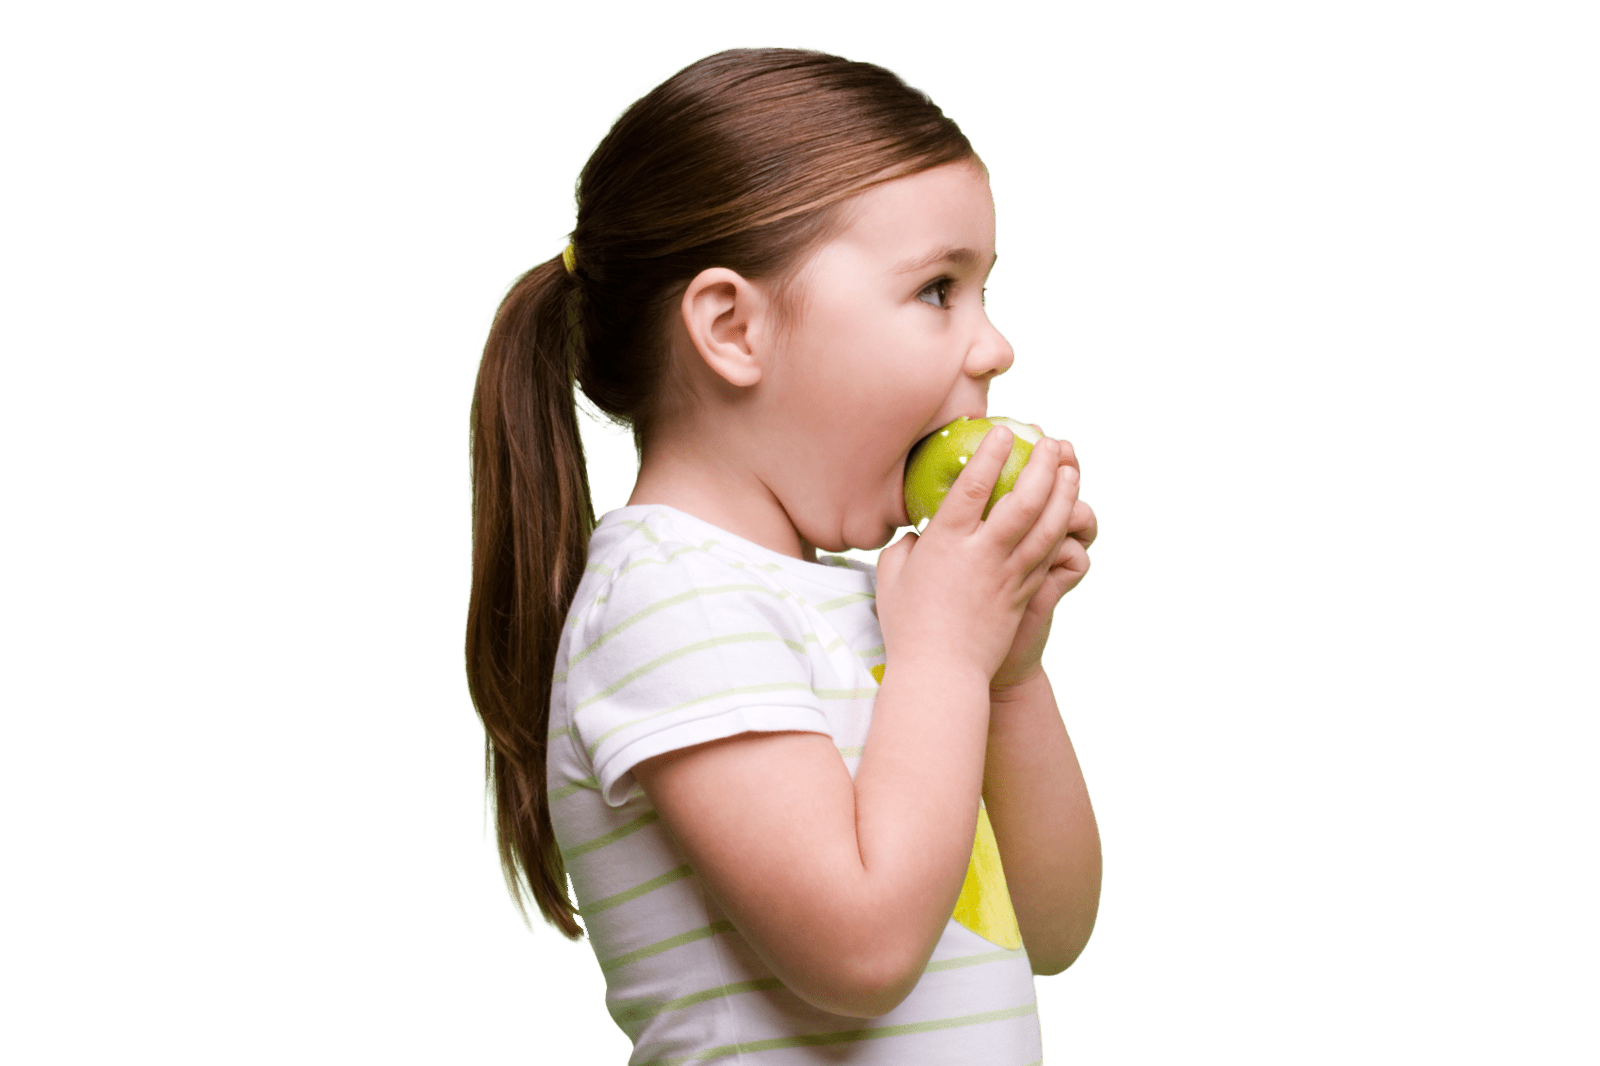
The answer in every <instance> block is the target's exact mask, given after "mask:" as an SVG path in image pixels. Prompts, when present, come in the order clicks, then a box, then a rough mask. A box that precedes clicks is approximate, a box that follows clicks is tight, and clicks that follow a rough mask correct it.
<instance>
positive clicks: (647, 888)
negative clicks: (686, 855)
mask: <svg viewBox="0 0 1600 1066" xmlns="http://www.w3.org/2000/svg"><path fill="white" fill-rule="evenodd" d="M692 873H694V871H693V870H691V869H689V867H688V865H687V864H686V865H683V866H680V867H678V868H677V869H676V870H668V871H667V872H666V873H664V874H662V875H661V876H660V877H652V878H651V879H650V880H648V881H646V882H645V883H644V884H642V885H634V886H633V887H632V888H629V889H624V890H623V891H621V892H618V893H617V894H616V895H614V896H607V897H606V898H605V899H601V900H596V901H595V902H593V903H591V904H589V905H588V906H587V907H585V908H583V910H581V911H579V912H578V913H580V914H582V915H583V917H585V918H588V917H590V916H592V915H595V914H599V913H600V912H601V911H608V910H610V909H611V908H612V907H620V906H622V905H623V904H624V903H627V902H628V901H629V900H634V899H638V898H639V897H640V896H643V895H647V894H649V893H651V892H654V891H655V890H656V889H658V888H660V887H661V886H662V885H670V884H672V882H674V881H682V880H683V879H684V878H685V877H688V876H689V875H690V874H692Z"/></svg>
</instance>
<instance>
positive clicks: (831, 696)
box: [811, 685, 878, 700]
mask: <svg viewBox="0 0 1600 1066" xmlns="http://www.w3.org/2000/svg"><path fill="white" fill-rule="evenodd" d="M811 691H812V692H815V693H816V694H817V699H819V700H860V699H865V698H867V697H868V696H875V695H877V693H878V688H877V686H876V685H874V686H873V687H872V688H814V689H812V690H811Z"/></svg>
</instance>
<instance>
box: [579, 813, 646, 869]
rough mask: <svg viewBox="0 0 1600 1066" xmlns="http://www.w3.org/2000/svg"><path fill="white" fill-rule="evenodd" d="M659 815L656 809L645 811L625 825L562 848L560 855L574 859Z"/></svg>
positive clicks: (618, 837)
mask: <svg viewBox="0 0 1600 1066" xmlns="http://www.w3.org/2000/svg"><path fill="white" fill-rule="evenodd" d="M660 817H661V815H660V814H659V813H658V812H656V811H646V812H645V813H643V814H641V815H639V817H637V818H635V819H634V820H633V821H631V822H629V823H627V824H626V825H619V826H617V828H615V829H613V830H612V831H611V832H609V833H605V834H603V835H601V836H597V837H595V838H594V839H593V840H585V841H584V842H583V843H582V844H575V845H573V846H572V847H570V848H562V849H561V857H562V858H563V859H576V858H577V857H578V856H580V855H587V854H589V853H590V852H591V851H597V850H599V849H600V848H603V847H605V846H606V845H607V844H614V843H616V842H617V841H619V840H621V839H622V838H623V837H625V836H628V835H630V834H633V833H637V832H638V831H639V830H641V829H643V828H644V827H645V826H647V825H649V824H650V823H651V822H653V821H655V820H656V819H658V818H660Z"/></svg>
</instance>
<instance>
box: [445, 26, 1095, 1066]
mask: <svg viewBox="0 0 1600 1066" xmlns="http://www.w3.org/2000/svg"><path fill="white" fill-rule="evenodd" d="M994 256H995V253H994V208H993V201H992V199H991V198H990V195H989V188H988V181H987V177H986V174H985V171H984V169H983V167H982V165H981V164H980V163H979V161H978V159H977V157H976V156H975V155H974V154H973V151H972V148H971V146H970V145H969V144H968V142H967V140H966V138H965V137H964V136H963V135H962V134H961V132H960V130H959V129H958V128H957V127H956V125H955V124H954V123H953V122H951V121H950V120H949V119H948V118H946V117H944V115H943V114H942V113H941V112H940V111H939V109H938V108H936V107H935V106H934V105H933V104H932V103H931V102H930V101H929V100H928V99H927V98H926V97H925V96H923V95H922V94H921V93H919V92H917V91H916V90H913V89H911V88H909V87H907V86H906V85H905V84H904V83H903V82H901V81H900V80H899V79H898V78H897V77H895V76H894V75H893V74H891V73H889V72H888V71H885V70H883V69H881V68H878V67H874V66H870V65H867V64H864V63H853V62H848V61H846V60H843V59H839V58H837V57H833V56H827V55H821V54H816V53H811V52H798V51H790V50H779V49H772V50H756V51H746V50H741V51H733V52H724V53H722V54H720V55H715V56H712V57H710V58H708V59H705V60H702V61H701V62H699V63H696V64H694V65H693V66H690V67H688V68H687V69H685V70H683V71H682V72H680V73H679V74H677V75H676V76H674V77H673V78H671V79H669V80H668V81H667V82H665V83H664V84H662V85H661V86H660V87H658V88H657V89H655V90H654V91H653V92H651V93H650V94H649V95H647V96H646V97H644V98H643V99H642V100H640V101H639V102H638V103H636V104H635V105H634V106H633V107H632V108H630V109H629V110H628V111H627V112H626V113H625V114H624V115H623V116H622V117H621V118H620V119H618V121H617V123H616V125H615V126H614V127H613V128H612V130H611V132H610V133H609V134H608V135H607V137H606V138H605V140H604V141H603V142H601V144H600V147H599V148H598V149H597V150H596V151H595V153H594V155H593V157H592V158H591V159H590V160H589V162H588V164H587V165H586V166H585V167H584V170H583V174H582V176H581V178H580V180H579V185H578V224H577V227H576V229H575V230H574V231H573V235H572V243H571V245H570V246H569V247H568V249H567V250H566V252H565V253H564V254H563V255H562V256H559V257H556V258H554V259H552V260H550V261H549V262H547V263H544V264H542V265H540V266H537V267H535V268H534V269H533V270H531V271H529V272H528V273H527V274H526V275H524V276H523V277H522V278H521V279H520V280H519V281H518V282H517V284H516V285H515V286H514V287H513V289H512V290H511V293H510V294H509V295H508V296H507V297H506V299H505V302H504V303H503V304H502V305H501V307H500V311H499V313H498V315H497V317H496V319H495V322H494V326H493V329H492V331H491V333H490V336H489V340H488V343H487V345H486V347H485V349H484V356H483V364H482V367H481V370H480V373H479V378H478V385H477V393H476V396H475V399H474V410H473V473H474V526H473V532H474V536H473V586H472V602H471V606H470V609H469V616H468V623H467V665H468V677H469V682H470V685H471V688H472V694H473V698H474V701H475V702H476V705H477V708H478V711H479V713H480V715H481V716H482V718H483V721H484V724H485V727H486V729H487V731H488V738H489V739H488V773H489V778H490V781H491V784H492V786H493V789H494V798H495V809H496V818H497V827H498V831H499V841H500V855H501V859H502V862H503V864H504V867H505V871H506V877H507V880H508V883H509V884H510V886H511V889H512V893H513V896H514V897H515V898H516V899H517V900H518V902H519V904H520V903H521V902H522V900H523V898H524V894H525V893H526V894H527V895H531V896H532V897H533V900H534V902H535V903H536V904H537V905H538V907H539V909H540V911H541V912H542V913H543V914H544V916H545V917H546V918H547V919H548V920H549V921H550V922H552V923H554V924H555V925H556V926H558V927H559V928H560V929H562V930H563V931H564V932H565V933H566V934H567V935H568V936H571V937H577V936H580V935H582V933H583V931H584V929H583V928H580V927H579V925H578V924H577V922H576V921H575V920H574V915H575V914H581V915H582V916H583V919H584V926H585V927H586V930H587V933H588V936H589V938H590V940H591V942H592V944H593V946H594V950H595V954H596V956H597V957H598V959H599V962H600V968H601V970H602V971H603V972H604V973H605V975H606V980H607V984H608V994H607V1004H608V1007H609V1009H610V1012H611V1015H612V1017H613V1018H614V1019H615V1020H616V1022H617V1024H618V1025H619V1026H621V1027H622V1029H623V1030H624V1031H625V1032H626V1033H627V1034H628V1036H629V1037H630V1038H631V1039H632V1040H633V1042H634V1054H633V1057H632V1059H631V1062H633V1063H636V1064H643V1063H653V1064H674V1066H677V1064H684V1063H701V1062H711V1061H719V1062H741V1063H750V1064H759V1066H784V1064H791V1063H815V1062H830V1063H832V1062H848V1063H916V1064H919V1066H927V1064H930V1063H946V1062H948V1063H961V1064H973V1063H995V1064H1004V1066H1023V1064H1024V1063H1033V1062H1038V1061H1039V1060H1040V1058H1041V1052H1040V1048H1039V1029H1038V1022H1037V1012H1036V1008H1035V1005H1034V995H1033V984H1032V974H1033V973H1056V972H1058V971H1060V970H1062V969H1063V968H1065V967H1066V966H1067V965H1068V964H1070V963H1071V962H1072V960H1073V959H1074V958H1075V957H1076V956H1077V955H1078V953H1079V952H1080V951H1081V950H1082V949H1083V946H1084V943H1085V941H1086V940H1087V939H1088V936H1089V931H1090V929H1091V928H1092V926H1093V924H1094V916H1095V910H1096V906H1097V904H1098V899H1099V883H1100V853H1099V838H1098V835H1097V833H1096V830H1095V825H1094V818H1093V815H1092V813H1091V811H1090V807H1089V800H1088V795H1087V793H1086V791H1085V789H1084V786H1083V779H1082V776H1081V774H1080V773H1079V770H1078V764H1077V761H1076V758H1075V757H1074V755H1073V750H1072V745H1071V742H1070V741H1069V740H1068V738H1067V734H1066V731H1065V729H1064V728H1063V726H1062V723H1061V718H1060V715H1059V714H1058V712H1057V709H1056V704H1055V698H1054V696H1053V695H1052V693H1051V688H1050V682H1049V680H1048V679H1047V678H1046V677H1045V675H1044V672H1043V670H1042V668H1041V666H1040V657H1041V655H1042V653H1043V650H1044V645H1045V640H1046V637H1047V635H1048V632H1049V626H1050V618H1051V615H1052V612H1053V610H1054V608H1055V605H1056V602H1057V601H1058V600H1059V599H1060V598H1061V596H1062V595H1063V594H1064V593H1066V592H1067V591H1068V590H1069V589H1070V588H1072V587H1073V586H1074V585H1075V584H1076V583H1077V582H1078V581H1079V580H1080V579H1081V578H1082V576H1083V574H1084V572H1085V571H1086V569H1087V567H1088V557H1087V555H1086V554H1085V548H1086V547H1087V545H1088V544H1089V542H1090V541H1091V540H1092V539H1093V536H1094V517H1093V514H1092V513H1091V512H1090V511H1089V509H1088V508H1087V507H1086V506H1085V505H1083V504H1082V503H1080V502H1078V500H1077V486H1078V474H1077V464H1076V461H1075V460H1074V458H1073V455H1072V451H1071V448H1070V446H1068V445H1066V444H1064V443H1058V442H1056V441H1053V440H1050V439H1049V438H1046V439H1044V440H1042V441H1040V442H1039V443H1038V444H1037V445H1036V446H1035V448H1034V450H1033V455H1032V458H1031V460H1030V461H1029V463H1028V465H1027V467H1026V468H1025V470H1024V471H1023V473H1022V475H1021V477H1020V478H1019V479H1018V481H1017V484H1016V487H1015V489H1014V491H1013V492H1012V493H1011V494H1010V495H1008V496H1006V497H1005V498H1004V499H1002V500H1001V502H1000V503H999V504H997V505H996V506H995V507H994V509H993V511H992V513H991V514H990V516H989V518H988V519H987V520H983V519H982V518H981V515H982V512H983V505H984V503H985V502H986V501H987V499H988V496H989V493H990V491H991V489H992V487H993V485H994V483H995V480H996V477H997V475H998V473H999V470H1000V467H1001V464H1002V462H1003V460H1004V459H1005V457H1006V455H1007V454H1008V453H1009V449H1010V444H1011V440H1010V434H1009V433H1008V432H1007V431H1005V430H1003V429H996V430H994V431H993V432H991V433H990V435H989V437H988V438H987V439H986V440H985V441H984V443H983V446H982V447H981V448H980V449H979V451H978V452H977V454H976V455H975V456H974V457H973V459H972V461H971V462H970V463H969V464H968V465H967V468H966V469H965V471H964V472H963V473H962V476H961V478H960V479H959V480H958V481H957V483H956V487H955V489H954V491H952V493H951V495H950V496H949V498H947V500H946V501H945V503H944V506H943V507H942V508H941V510H940V511H939V513H938V514H937V515H936V516H935V517H934V519H933V521H932V522H931V523H930V524H929V525H928V526H927V528H926V531H925V532H924V533H923V534H922V536H921V537H920V538H919V537H917V536H916V535H915V534H908V535H907V536H905V537H904V538H903V539H902V540H900V541H899V542H898V543H896V544H895V545H893V546H892V547H890V548H888V549H886V550H885V551H884V552H883V553H882V554H881V556H880V561H879V565H878V567H877V569H876V571H874V569H873V568H872V567H870V566H865V565H862V564H860V563H858V562H855V561H852V560H848V559H844V558H839V557H830V556H821V557H819V556H818V555H817V549H819V548H820V549H823V550H826V551H841V550H844V549H847V548H852V547H854V548H877V547H881V546H882V545H884V544H885V543H887V542H888V541H889V540H890V539H891V537H892V536H893V534H894V532H895V530H896V529H897V528H898V527H900V526H903V525H906V524H907V520H906V514H905V504H904V502H903V499H902V479H903V476H904V466H905V461H906V455H907V453H908V452H909V451H910V449H911V447H912V446H913V445H914V444H915V443H916V442H917V441H918V440H919V439H920V438H922V437H923V436H925V435H927V434H929V433H931V432H932V431H934V430H935V429H937V428H938V427H940V426H942V425H944V424H945V423H947V422H949V421H951V420H952V419H954V418H956V417H957V416H960V415H968V416H979V415H982V414H984V413H985V403H986V394H987V389H988V384H989V381H990V380H991V379H992V378H994V377H995V376H996V375H998V374H1001V373H1003V372H1004V371H1005V370H1006V369H1007V368H1008V367H1009V366H1010V365H1011V362H1012V352H1011V349H1010V347H1009V346H1008V345H1007V344H1006V341H1005V340H1004V338H1002V337H1001V336H1000V334H999V333H998V332H996V331H995V329H994V328H993V327H992V326H991V325H990V324H989V321H988V319H987V317H986V315H985V313H984V310H983V305H982V293H983V284H984V280H985V278H986V276H987V274H988V272H989V270H990V268H991V267H992V265H993V263H994ZM574 382H576V384H577V385H578V386H579V387H581V388H582V389H583V391H584V393H585V395H587V396H588V397H589V398H590V400H592V401H593V403H594V404H595V405H596V406H597V407H599V408H600V409H601V410H602V411H604V412H606V413H607V414H608V415H610V416H611V417H613V418H616V419H618V420H620V421H623V422H625V423H627V424H628V425H630V426H631V427H632V429H633V433H634V438H635V442H636V444H637V446H638V450H639V455H640V469H639V476H638V482H637V484H636V487H635V489H634V492H633V495H632V497H631V499H630V500H629V504H628V506H626V507H624V508H622V509H620V510H618V511H613V512H611V513H610V514H607V515H606V516H605V517H604V518H603V519H602V520H601V521H600V522H599V524H598V526H596V524H595V522H594V520H593V517H592V511H591V509H590V502H589V492H588V486H587V482H586V479H585V474H584V465H583V451H582V447H581V444H580V443H579V437H578V427H577V421H576V414H575V408H574V396H573V387H574ZM880 681H881V687H880V684H879V683H880ZM1002 855H1003V856H1004V868H1003V872H1002V870H1001V866H1000V858H999V857H1000V856H1002ZM569 877H570V879H571V885H572V891H573V892H574V893H575V895H576V899H577V906H574V903H573V901H572V899H571V898H570V897H569V896H568V891H567V879H568V878H569ZM867 1019H870V1021H869V1020H867Z"/></svg>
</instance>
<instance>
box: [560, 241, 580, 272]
mask: <svg viewBox="0 0 1600 1066" xmlns="http://www.w3.org/2000/svg"><path fill="white" fill-rule="evenodd" d="M561 262H562V264H563V265H564V266H566V268H567V273H568V274H572V273H576V272H577V269H578V252H577V249H575V248H573V247H572V245H571V244H568V245H567V246H566V247H565V248H563V249H562V250H561Z"/></svg>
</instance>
